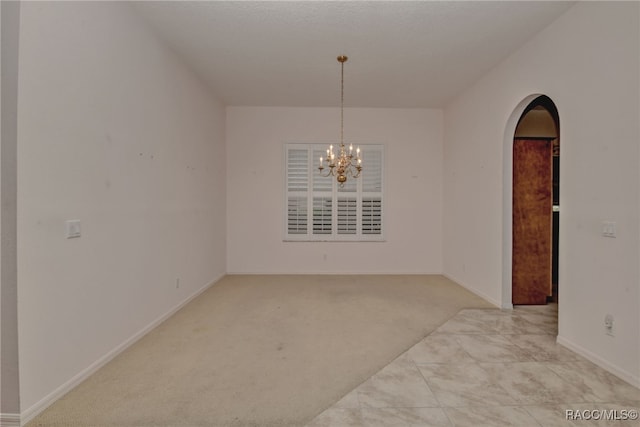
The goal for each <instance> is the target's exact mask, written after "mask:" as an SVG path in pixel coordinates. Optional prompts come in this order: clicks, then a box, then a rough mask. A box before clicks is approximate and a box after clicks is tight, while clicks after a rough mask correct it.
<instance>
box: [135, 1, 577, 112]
mask: <svg viewBox="0 0 640 427" xmlns="http://www.w3.org/2000/svg"><path fill="white" fill-rule="evenodd" d="M572 4H573V2H559V1H503V2H494V1H408V2H405V1H346V2H340V1H297V2H290V1H289V2H279V1H278V2H270V1H259V2H253V1H169V2H167V1H162V2H155V1H147V2H140V3H134V8H135V9H136V11H137V12H138V13H139V14H140V15H141V16H142V17H143V18H144V19H145V20H147V21H148V22H149V23H150V24H151V26H152V27H153V28H154V29H155V31H156V32H157V33H158V35H159V36H160V37H161V38H162V39H164V40H165V41H166V42H167V43H168V44H169V45H170V46H172V48H173V49H174V50H175V51H176V52H177V53H178V55H180V56H181V57H182V58H183V59H184V60H185V62H186V63H188V64H190V66H191V67H192V68H193V69H194V70H195V71H196V72H197V73H198V74H199V75H200V76H201V77H202V79H203V80H204V81H206V82H207V84H208V85H209V86H210V87H211V90H212V91H213V93H215V94H216V95H217V97H218V98H219V99H220V100H221V101H222V102H224V103H225V104H226V105H234V106H240V105H242V106H248V105H250V106H338V105H339V103H340V64H339V63H338V61H337V60H336V57H337V56H338V55H340V54H345V55H347V56H349V61H348V62H346V63H345V106H346V107H350V106H352V107H442V106H443V105H445V104H446V103H447V102H448V101H449V100H450V99H451V98H452V97H454V96H456V95H457V94H458V93H460V92H461V91H463V90H464V89H466V88H467V87H469V86H470V85H471V84H473V83H474V82H475V81H476V80H477V79H479V78H480V77H482V75H483V74H484V73H486V72H487V71H489V70H490V69H491V68H492V67H494V66H495V65H496V64H497V63H498V62H499V61H501V60H503V59H504V58H506V57H507V56H508V55H509V54H510V53H512V52H513V51H514V50H516V49H517V48H518V47H520V46H521V45H522V44H523V43H525V42H526V41H527V40H529V39H530V38H531V37H532V36H533V35H535V34H536V33H538V32H540V31H541V30H543V29H544V28H545V27H546V26H547V25H549V24H550V23H551V22H552V21H553V20H555V19H556V18H557V17H558V16H559V15H560V14H562V13H563V12H564V11H566V10H567V9H568V8H569V7H570V6H571V5H572Z"/></svg>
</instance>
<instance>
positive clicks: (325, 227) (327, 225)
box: [313, 197, 333, 234]
mask: <svg viewBox="0 0 640 427" xmlns="http://www.w3.org/2000/svg"><path fill="white" fill-rule="evenodd" d="M332 220H333V205H332V203H331V197H314V198H313V234H331V230H332V228H331V223H332Z"/></svg>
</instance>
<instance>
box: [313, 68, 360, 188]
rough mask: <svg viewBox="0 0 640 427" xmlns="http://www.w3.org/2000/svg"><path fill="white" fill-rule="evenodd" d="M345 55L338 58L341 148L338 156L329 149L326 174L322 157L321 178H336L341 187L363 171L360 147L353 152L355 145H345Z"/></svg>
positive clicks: (331, 147) (330, 147)
mask: <svg viewBox="0 0 640 427" xmlns="http://www.w3.org/2000/svg"><path fill="white" fill-rule="evenodd" d="M347 59H349V58H347V57H346V56H344V55H340V56H338V62H339V63H340V64H341V65H342V75H341V79H340V147H339V148H338V156H337V157H336V153H335V152H334V151H333V145H330V146H329V148H328V149H327V166H328V167H329V170H327V171H326V172H324V169H325V167H324V164H323V161H324V159H323V158H322V157H320V166H319V167H318V169H319V170H320V176H323V177H327V176H335V177H336V179H337V180H338V184H339V185H340V187H343V186H344V183H345V182H347V177H348V176H350V177H352V178H357V177H359V176H360V172H361V171H362V158H361V157H360V156H361V152H360V147H358V148H356V151H355V154H354V152H353V145H352V144H349V149H348V150H347V147H345V145H344V63H345V62H347Z"/></svg>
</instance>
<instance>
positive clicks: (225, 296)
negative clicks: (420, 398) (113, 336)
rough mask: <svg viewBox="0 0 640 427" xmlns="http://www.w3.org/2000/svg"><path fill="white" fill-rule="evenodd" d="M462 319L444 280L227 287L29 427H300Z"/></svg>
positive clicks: (454, 291)
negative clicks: (450, 321)
mask: <svg viewBox="0 0 640 427" xmlns="http://www.w3.org/2000/svg"><path fill="white" fill-rule="evenodd" d="M466 307H491V305H490V304H489V303H487V302H485V301H484V300H482V299H481V298H479V297H477V296H475V295H473V294H472V293H470V292H468V291H467V290H465V289H464V288H462V287H460V286H458V285H456V284H455V283H453V282H451V281H450V280H448V279H446V278H444V277H442V276H419V275H416V276H226V277H225V278H223V279H222V280H220V281H219V282H218V283H216V284H215V285H214V286H212V287H211V288H210V289H208V290H207V291H206V292H204V293H203V294H202V295H201V296H199V297H198V298H197V299H195V300H194V301H192V302H191V303H190V304H189V305H187V306H186V307H185V308H184V309H182V310H180V311H179V312H178V313H176V314H175V315H174V316H173V317H171V318H170V319H169V320H167V321H166V322H164V323H163V324H162V325H160V326H159V327H158V328H156V329H155V330H153V331H151V332H150V333H149V334H148V335H146V336H145V337H144V338H142V339H141V340H140V341H138V342H137V343H136V344H135V345H133V346H132V347H130V348H129V349H128V350H126V351H125V352H123V353H122V354H121V355H119V356H118V357H117V358H115V359H114V360H113V361H112V362H110V363H109V364H107V365H106V366H105V367H103V368H102V369H101V370H99V371H98V372H97V373H96V374H94V375H93V376H91V377H90V378H89V379H87V380H86V381H85V382H83V383H82V384H80V385H79V386H78V387H76V388H75V389H74V390H72V391H71V392H70V393H68V394H67V395H66V396H65V397H63V398H62V399H60V400H59V401H57V402H56V403H54V404H53V405H52V406H51V407H49V408H48V409H47V410H46V411H44V412H43V413H42V414H40V416H38V417H37V418H35V419H34V420H32V421H31V422H30V423H29V424H28V427H35V426H83V427H85V426H87V427H88V426H102V427H106V426H110V427H111V426H114V427H115V426H119V427H130V426H136V427H138V426H154V427H159V426H167V427H169V426H171V427H174V426H175V427H177V426H207V427H211V426H261V427H262V426H302V425H304V424H305V423H307V422H309V421H310V420H311V419H313V418H314V416H316V415H317V414H319V413H320V412H322V411H323V410H324V409H326V408H327V407H329V406H331V405H332V404H333V403H334V402H336V401H337V400H338V399H340V398H341V397H342V396H343V395H345V394H346V393H347V392H349V391H350V390H352V389H353V388H355V387H356V386H358V385H359V384H360V383H362V382H363V381H365V380H366V379H367V378H368V377H370V376H371V375H373V374H374V373H375V372H377V371H378V370H379V369H380V368H382V367H383V366H385V365H386V364H388V363H389V362H390V361H392V360H393V359H394V358H395V357H396V356H398V355H399V354H401V353H403V352H404V351H405V350H407V349H408V348H409V347H411V346H412V345H413V344H415V343H417V342H418V341H420V340H421V339H422V338H423V337H425V336H426V335H428V334H429V333H430V332H431V331H433V330H434V329H435V328H436V327H437V326H439V325H441V324H442V323H444V322H445V321H446V320H447V319H449V318H450V317H452V316H453V315H455V314H456V313H457V312H458V311H459V310H460V309H462V308H466Z"/></svg>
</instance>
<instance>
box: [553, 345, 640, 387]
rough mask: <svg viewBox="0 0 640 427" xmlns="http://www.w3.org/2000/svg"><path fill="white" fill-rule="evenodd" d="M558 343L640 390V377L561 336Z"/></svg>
mask: <svg viewBox="0 0 640 427" xmlns="http://www.w3.org/2000/svg"><path fill="white" fill-rule="evenodd" d="M556 342H557V343H558V344H560V345H563V346H565V347H567V348H568V349H569V350H571V351H574V352H576V353H578V354H579V355H580V356H582V357H584V358H585V359H587V360H589V361H591V362H593V363H595V364H596V365H598V366H600V367H601V368H602V369H604V370H605V371H607V372H610V373H611V374H613V375H615V376H616V377H618V378H620V379H622V380H624V381H626V382H628V383H629V384H631V385H632V386H634V387H638V388H640V377H639V376H637V375H634V374H632V373H631V372H627V371H626V370H624V369H621V368H619V367H617V366H615V365H614V364H612V363H610V362H608V361H606V360H604V359H603V358H601V357H600V356H598V355H597V354H595V353H592V352H591V351H589V350H587V349H585V348H584V347H582V346H579V345H578V344H575V343H573V342H572V341H570V340H568V339H567V338H564V337H562V336H560V335H558V337H557V338H556Z"/></svg>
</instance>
